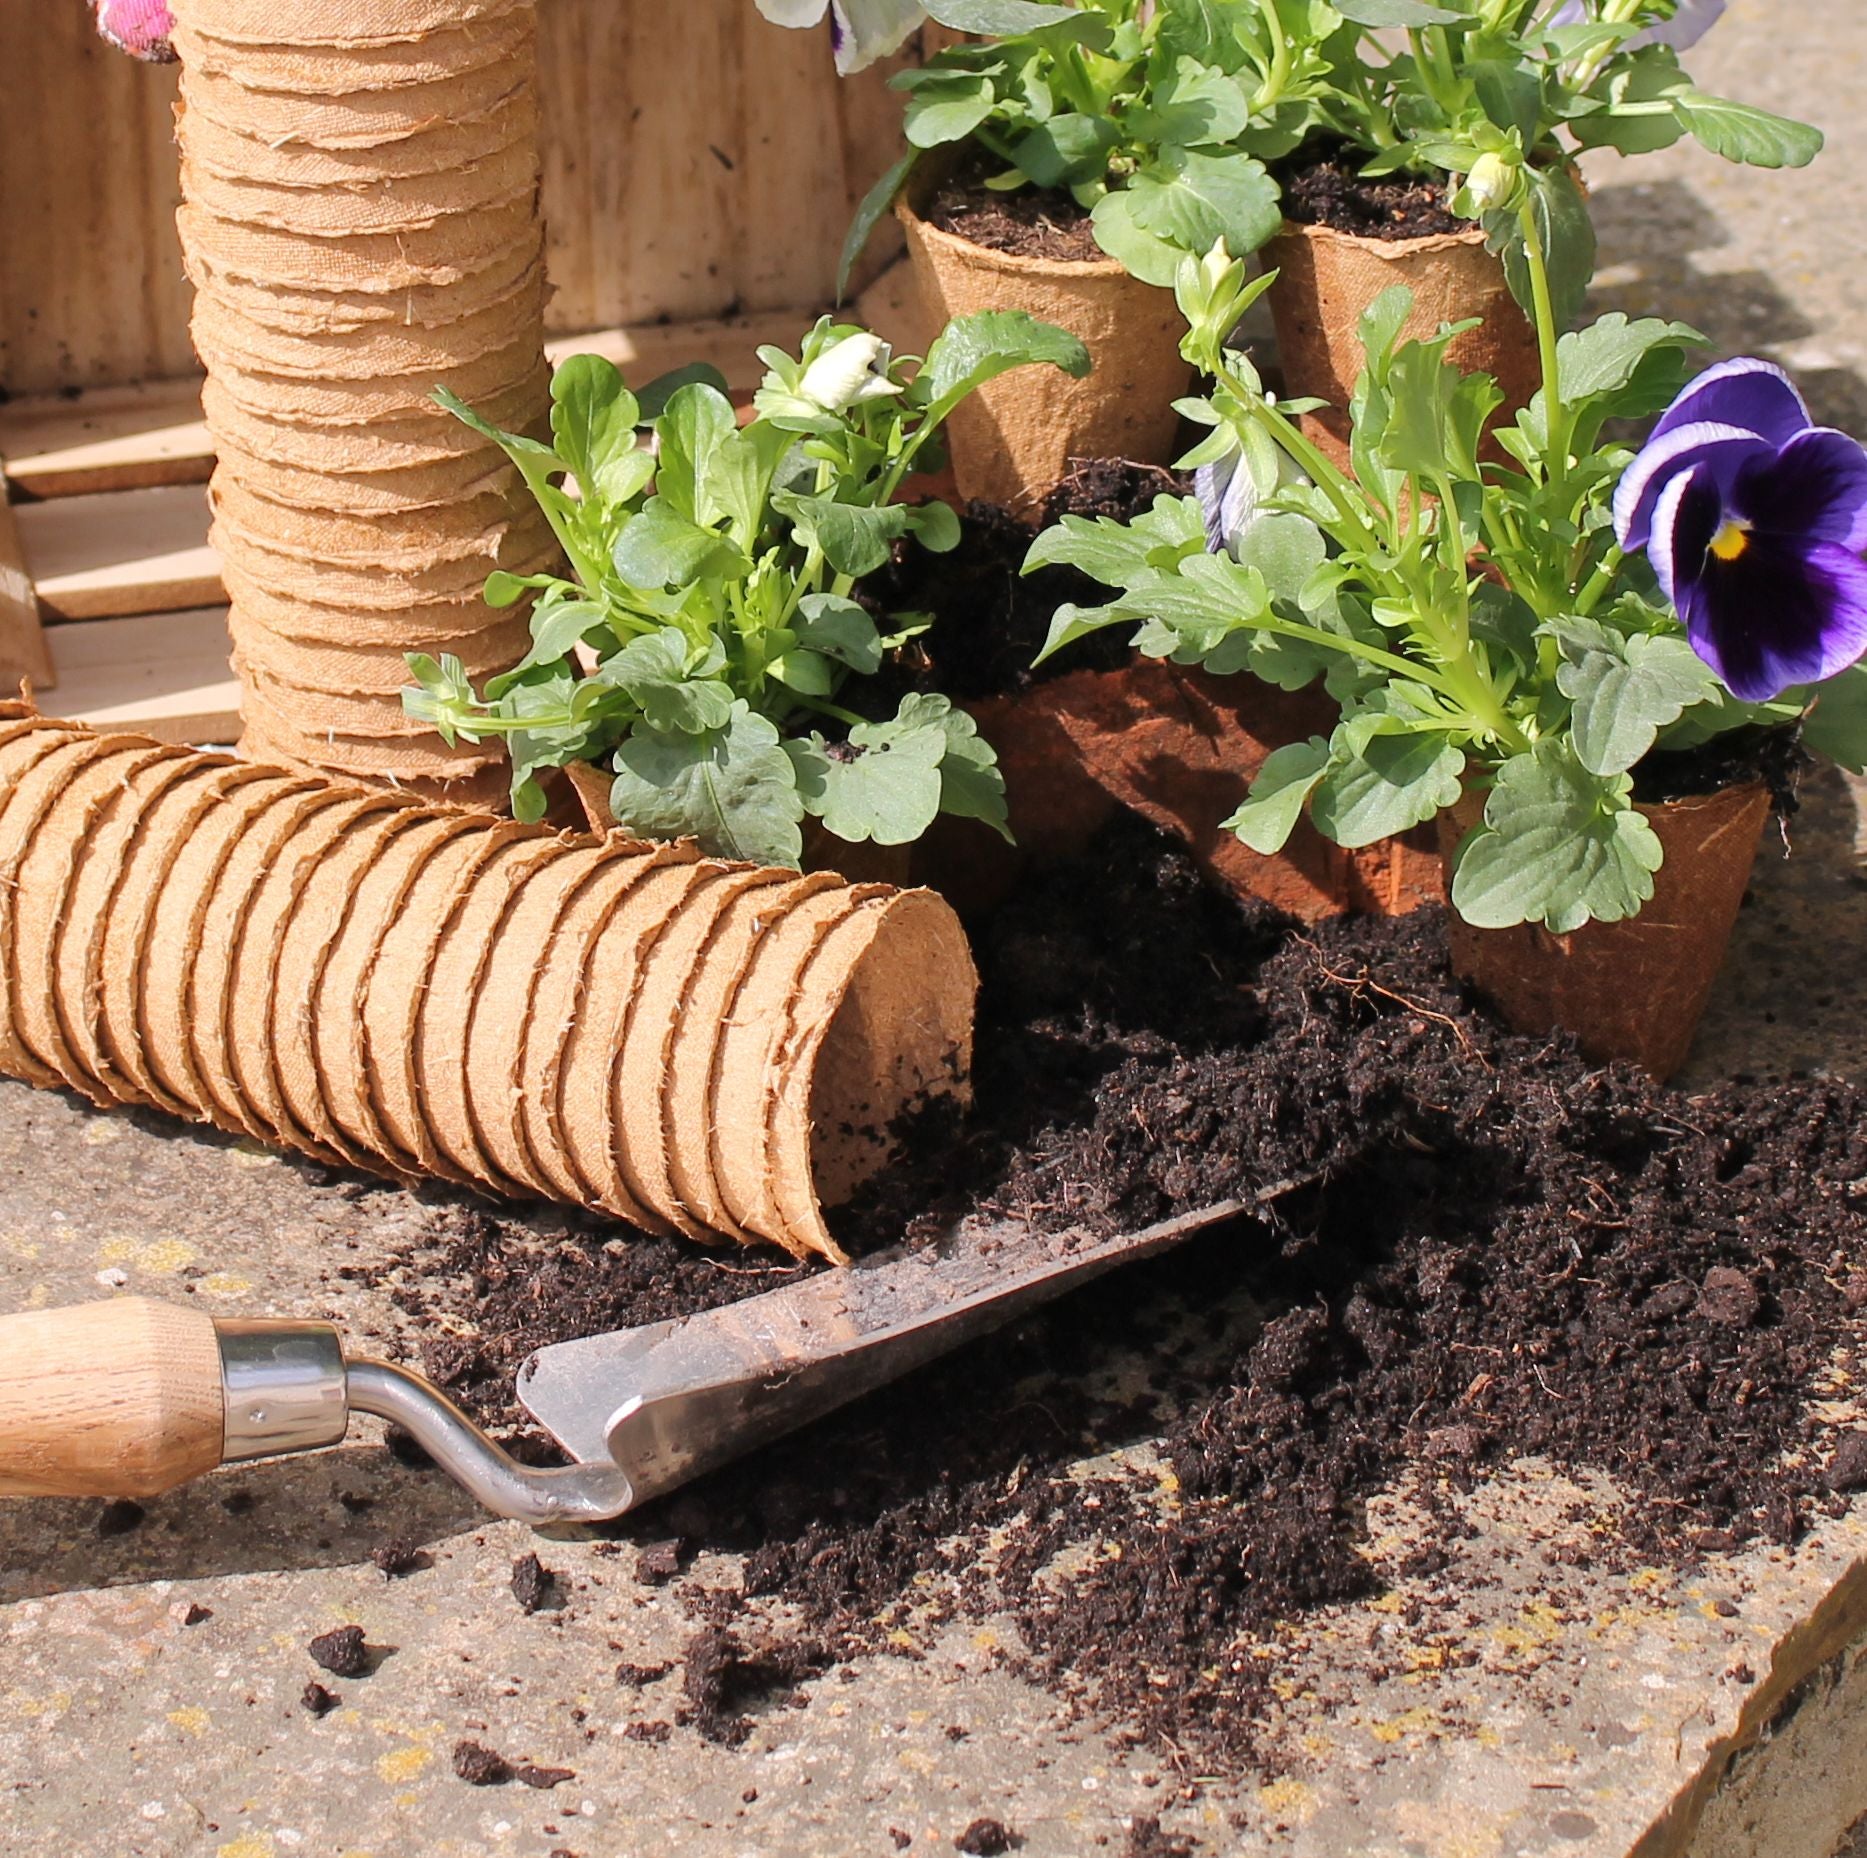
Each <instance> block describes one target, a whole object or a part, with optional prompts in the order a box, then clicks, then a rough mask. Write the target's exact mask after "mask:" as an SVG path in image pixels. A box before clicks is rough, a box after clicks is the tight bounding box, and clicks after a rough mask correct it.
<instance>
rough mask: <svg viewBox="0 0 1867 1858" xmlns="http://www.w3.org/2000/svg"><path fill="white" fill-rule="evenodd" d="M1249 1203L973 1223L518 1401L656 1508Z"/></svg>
mask: <svg viewBox="0 0 1867 1858" xmlns="http://www.w3.org/2000/svg"><path fill="white" fill-rule="evenodd" d="M1247 1204H1248V1203H1247V1202H1244V1201H1240V1200H1225V1201H1221V1202H1219V1203H1217V1204H1215V1205H1212V1206H1206V1207H1201V1208H1200V1209H1198V1210H1197V1211H1196V1212H1192V1213H1182V1214H1180V1215H1178V1216H1177V1217H1176V1218H1173V1219H1168V1220H1163V1221H1161V1222H1160V1223H1159V1224H1158V1225H1154V1226H1149V1227H1147V1228H1145V1229H1144V1230H1142V1231H1139V1232H1127V1233H1117V1234H1114V1235H1112V1236H1108V1237H1102V1238H1097V1237H1092V1236H1090V1235H1089V1234H1086V1233H1083V1232H1061V1233H1039V1232H1034V1231H1032V1230H1031V1228H1030V1227H1029V1226H1026V1225H1024V1224H1022V1223H1021V1222H1019V1221H1016V1220H988V1219H977V1218H969V1219H967V1220H964V1221H962V1222H961V1223H960V1224H959V1225H958V1226H956V1227H954V1228H953V1230H952V1231H950V1232H948V1233H947V1234H945V1235H944V1236H943V1237H942V1238H940V1239H939V1240H937V1241H935V1242H933V1243H931V1244H927V1245H923V1246H917V1247H916V1248H914V1249H913V1250H907V1249H905V1248H897V1249H894V1250H890V1251H887V1252H878V1253H876V1254H874V1255H873V1256H871V1257H868V1258H863V1259H859V1260H857V1262H856V1263H854V1264H852V1265H849V1266H847V1267H845V1268H844V1269H842V1270H832V1271H823V1272H819V1273H818V1274H816V1275H814V1276H812V1277H807V1278H804V1279H802V1280H800V1281H799V1282H797V1283H795V1284H787V1285H785V1286H784V1287H783V1288H782V1289H779V1290H770V1291H766V1292H765V1293H764V1294H762V1295H760V1296H756V1297H747V1298H745V1299H743V1300H742V1301H740V1302H738V1303H731V1304H727V1305H725V1306H724V1307H722V1308H720V1309H716V1310H707V1311H704V1312H702V1313H700V1314H698V1315H695V1316H686V1317H681V1318H679V1319H677V1320H675V1321H671V1322H659V1323H647V1324H644V1325H642V1326H641V1327H640V1328H636V1329H620V1330H616V1331H615V1332H613V1333H611V1334H609V1335H594V1336H587V1337H584V1338H583V1339H581V1340H579V1341H574V1342H559V1343H555V1344H553V1345H552V1346H551V1347H549V1348H541V1349H539V1350H538V1352H537V1353H536V1354H534V1355H532V1356H531V1357H530V1358H529V1359H528V1360H527V1361H526V1362H525V1365H524V1366H523V1367H522V1368H520V1370H519V1376H518V1395H519V1398H520V1400H521V1401H523V1402H524V1404H525V1407H526V1409H527V1411H529V1412H530V1413H531V1415H532V1417H533V1418H534V1419H536V1420H537V1421H538V1422H539V1424H540V1425H542V1426H544V1427H545V1428H546V1430H547V1431H549V1432H550V1433H551V1434H552V1435H553V1436H554V1437H555V1438H556V1439H557V1440H558V1442H559V1443H560V1444H561V1445H563V1446H564V1448H565V1449H566V1450H567V1451H569V1452H570V1453H571V1454H572V1456H573V1457H575V1458H578V1459H580V1460H582V1461H584V1462H586V1463H589V1462H595V1461H600V1460H603V1459H610V1458H613V1459H614V1460H615V1462H616V1463H618V1464H620V1465H621V1466H622V1467H623V1469H624V1470H625V1471H626V1472H627V1473H628V1476H629V1481H630V1483H631V1484H632V1485H633V1487H634V1489H635V1493H636V1495H635V1501H636V1502H637V1503H645V1502H647V1501H648V1500H649V1499H650V1498H651V1497H655V1496H659V1495H660V1494H661V1493H662V1492H664V1491H667V1490H671V1489H673V1488H674V1487H675V1486H676V1485H678V1484H683V1483H685V1482H687V1480H688V1479H690V1478H692V1477H695V1476H698V1475H699V1473H701V1472H702V1471H705V1470H709V1469H711V1468H712V1467H713V1466H715V1465H718V1464H724V1463H725V1462H726V1461H727V1460H729V1459H731V1458H736V1457H738V1456H739V1454H740V1453H742V1452H745V1451H749V1450H751V1449H752V1448H753V1447H754V1446H756V1445H761V1444H764V1443H766V1442H767V1441H768V1440H771V1439H774V1438H777V1437H779V1436H780V1435H781V1434H783V1433H786V1432H790V1431H792V1430H794V1429H795V1428H796V1427H798V1426H801V1425H803V1424H805V1423H806V1422H807V1421H809V1420H812V1419H815V1418H817V1417H818V1416H819V1415H820V1414H824V1413H827V1412H830V1411H831V1410H832V1409H833V1408H836V1407H839V1406H841V1405H843V1404H844V1403H845V1402H846V1401H849V1400H853V1399H856V1398H857V1397H858V1396H859V1395H862V1394H865V1393H868V1392H870V1391H871V1390H873V1389H874V1388H877V1387H881V1386H883V1385H885V1384H886V1383H887V1382H889V1381H892V1380H895V1379H897V1378H898V1377H899V1376H901V1375H903V1374H906V1373H909V1372H910V1371H911V1370H913V1369H914V1368H917V1367H920V1366H921V1365H922V1364H923V1363H925V1362H929V1361H932V1360H934V1359H935V1358H936V1357H938V1356H940V1355H943V1354H945V1353H946V1352H947V1351H948V1350H949V1349H953V1348H957V1347H958V1346H959V1345H960V1344H961V1343H962V1342H967V1341H970V1340H971V1339H972V1338H973V1337H975V1336H979V1335H983V1334H985V1333H987V1332H988V1331H989V1330H992V1329H995V1328H997V1327H998V1326H999V1325H1000V1324H1002V1323H1005V1322H1009V1321H1010V1320H1011V1318H1012V1317H1014V1316H1017V1315H1019V1314H1020V1313H1021V1312H1023V1311H1025V1310H1027V1309H1030V1308H1032V1307H1034V1306H1035V1305H1037V1304H1040V1303H1045V1302H1048V1301H1049V1300H1050V1299H1051V1298H1053V1297H1057V1296H1061V1295H1062V1294H1063V1293H1064V1292H1065V1291H1067V1290H1070V1289H1072V1288H1074V1287H1075V1286H1076V1285H1078V1284H1081V1283H1083V1282H1085V1281H1087V1280H1088V1279H1089V1278H1092V1277H1095V1276H1098V1275H1099V1274H1100V1273H1102V1272H1104V1271H1107V1270H1109V1269H1111V1268H1113V1267H1114V1266H1116V1265H1120V1264H1126V1263H1128V1262H1130V1261H1131V1260H1134V1259H1138V1258H1143V1257H1145V1256H1147V1255H1148V1254H1149V1253H1151V1252H1158V1251H1164V1250H1165V1249H1166V1248H1167V1247H1168V1246H1170V1245H1173V1244H1175V1243H1177V1242H1178V1241H1179V1240H1181V1239H1183V1238H1185V1237H1186V1236H1187V1234H1188V1233H1191V1232H1195V1231H1197V1230H1199V1229H1200V1228H1201V1227H1204V1226H1211V1225H1215V1224H1217V1223H1218V1222H1219V1221H1221V1220H1224V1219H1229V1218H1231V1217H1232V1216H1233V1215H1234V1214H1237V1213H1241V1212H1243V1211H1245V1210H1246V1206H1247Z"/></svg>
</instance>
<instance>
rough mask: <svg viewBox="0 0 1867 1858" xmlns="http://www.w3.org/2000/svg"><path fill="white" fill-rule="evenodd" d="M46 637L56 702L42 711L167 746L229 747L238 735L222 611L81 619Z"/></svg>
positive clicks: (224, 611) (236, 701)
mask: <svg viewBox="0 0 1867 1858" xmlns="http://www.w3.org/2000/svg"><path fill="white" fill-rule="evenodd" d="M50 636H51V641H52V657H53V660H54V662H55V664H56V666H57V671H58V701H57V702H56V703H55V704H51V705H48V706H47V707H48V708H51V709H55V710H56V711H57V712H58V714H59V715H60V716H62V717H67V718H69V719H70V720H71V721H73V722H83V723H89V724H91V725H92V726H93V727H94V728H98V729H135V730H139V731H141V732H142V733H143V734H145V735H153V736H155V737H157V738H158V739H159V740H161V741H164V742H231V741H232V740H233V739H234V737H235V736H236V735H238V734H239V730H240V686H239V683H238V681H237V680H236V679H235V677H234V675H233V673H232V672H231V671H230V670H229V669H228V668H227V609H226V608H225V607H224V606H215V607H202V608H198V609H196V610H193V611H190V612H186V613H156V614H150V615H145V616H143V617H141V618H136V619H95V620H86V621H84V622H83V623H82V624H80V625H75V626H57V627H54V628H53V630H52V633H51V635H50Z"/></svg>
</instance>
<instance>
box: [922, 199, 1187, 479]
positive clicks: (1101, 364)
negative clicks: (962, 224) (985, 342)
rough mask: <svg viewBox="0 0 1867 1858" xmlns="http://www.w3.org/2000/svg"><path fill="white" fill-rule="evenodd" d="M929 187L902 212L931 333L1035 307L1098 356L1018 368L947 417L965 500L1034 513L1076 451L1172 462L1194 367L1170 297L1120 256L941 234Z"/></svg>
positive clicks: (1039, 314) (1034, 312) (926, 330)
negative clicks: (1032, 249) (1082, 367)
mask: <svg viewBox="0 0 1867 1858" xmlns="http://www.w3.org/2000/svg"><path fill="white" fill-rule="evenodd" d="M931 188H932V183H931V181H930V182H929V183H928V184H925V185H923V186H922V187H921V188H919V189H917V190H915V193H914V194H913V196H912V197H909V196H906V195H904V196H903V197H902V199H900V200H899V201H897V202H896V205H895V213H896V216H897V217H898V218H899V219H900V221H901V224H902V227H903V229H904V230H905V232H906V234H907V244H908V262H909V264H910V266H911V267H912V270H913V276H914V284H915V289H916V291H917V293H918V294H919V297H920V307H921V314H922V324H923V330H924V334H925V336H927V337H931V336H932V335H933V334H934V333H935V332H936V331H938V330H939V329H940V328H941V327H942V326H943V325H944V324H945V323H946V322H947V320H948V319H949V318H950V317H954V316H967V315H971V314H972V313H973V312H975V311H978V310H1028V311H1030V313H1031V314H1032V315H1033V316H1036V317H1040V318H1042V319H1043V320H1044V321H1045V322H1051V323H1056V324H1058V325H1059V326H1060V327H1062V328H1064V329H1067V330H1069V331H1070V332H1071V334H1073V335H1075V336H1077V337H1078V338H1079V339H1080V340H1081V341H1082V342H1083V344H1084V345H1085V346H1086V347H1087V348H1088V350H1089V354H1090V359H1091V360H1092V362H1093V363H1094V366H1093V367H1092V368H1091V370H1090V372H1089V373H1088V374H1087V375H1086V376H1085V377H1084V378H1083V379H1082V380H1080V381H1076V380H1072V379H1071V378H1070V377H1069V376H1068V375H1067V374H1065V373H1063V372H1062V370H1061V369H1058V368H1049V367H1028V368H1013V369H1012V370H1011V372H1010V373H1008V374H1001V375H1000V376H999V377H998V379H997V380H995V381H988V382H987V383H986V385H985V386H983V387H981V388H980V389H979V390H978V391H977V392H976V393H973V394H971V395H969V396H968V397H967V398H966V399H965V400H964V401H963V402H962V403H961V404H960V406H959V407H958V408H957V409H956V411H955V412H954V414H953V416H952V418H951V419H950V420H949V421H948V422H947V430H948V432H949V434H950V435H951V449H952V454H953V475H954V478H955V480H956V481H957V483H958V486H959V493H960V495H961V496H962V497H966V498H978V499H980V500H982V501H985V502H989V503H996V504H999V505H1001V506H1002V507H1003V508H1005V509H1008V510H1012V511H1015V512H1017V513H1018V514H1020V515H1022V514H1026V513H1028V512H1030V511H1032V510H1034V509H1035V508H1036V507H1037V506H1038V504H1040V503H1041V502H1042V501H1043V498H1044V497H1045V495H1046V494H1047V493H1048V492H1049V491H1050V490H1051V489H1052V488H1053V487H1054V486H1055V485H1056V484H1057V482H1058V481H1059V480H1060V479H1061V478H1062V477H1063V476H1064V475H1065V474H1066V473H1067V472H1068V470H1069V467H1070V460H1071V459H1073V458H1129V459H1133V460H1135V461H1136V462H1137V463H1141V464H1167V463H1170V462H1171V461H1172V458H1173V455H1174V449H1175V437H1176V434H1177V432H1178V429H1179V419H1180V416H1179V415H1178V414H1177V413H1176V412H1175V411H1174V410H1173V402H1174V401H1175V400H1176V399H1178V398H1179V397H1180V396H1181V395H1183V394H1184V393H1185V392H1186V391H1187V386H1188V382H1189V381H1190V380H1191V378H1192V370H1191V369H1190V368H1189V367H1188V366H1187V364H1186V363H1185V361H1183V360H1182V359H1181V357H1180V337H1181V336H1182V335H1183V334H1184V333H1185V329H1186V324H1185V322H1184V321H1183V320H1182V319H1181V316H1180V312H1179V309H1178V308H1177V307H1176V305H1175V303H1174V300H1173V292H1172V291H1170V290H1162V289H1158V288H1157V287H1155V286H1154V285H1152V284H1143V283H1141V282H1140V281H1139V280H1138V279H1136V278H1133V277H1131V276H1129V274H1128V273H1127V271H1125V270H1124V269H1123V268H1122V267H1121V265H1119V264H1118V263H1117V262H1116V261H1115V260H1114V259H1113V258H1096V259H1088V260H1080V259H1058V258H1027V257H1021V256H1019V255H1018V254H1016V253H1014V252H1000V251H994V250H992V249H991V248H990V247H988V246H984V245H975V244H973V243H972V241H971V240H969V239H962V238H959V237H957V236H956V235H955V234H953V233H951V232H945V231H942V230H941V228H940V227H938V226H936V225H934V224H933V223H932V222H931V221H929V220H926V219H923V218H922V217H921V211H920V209H921V207H922V206H924V205H925V203H926V201H927V200H928V199H929V197H930V195H931Z"/></svg>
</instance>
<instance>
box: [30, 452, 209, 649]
mask: <svg viewBox="0 0 1867 1858" xmlns="http://www.w3.org/2000/svg"><path fill="white" fill-rule="evenodd" d="M14 513H15V515H16V516H17V517H18V518H19V530H20V539H21V541H22V542H23V543H24V545H25V556H26V565H27V567H28V569H29V570H30V571H31V573H32V578H33V585H34V587H35V589H36V590H37V592H38V595H39V605H40V609H41V611H42V612H43V613H44V614H45V615H46V616H47V617H48V618H51V619H105V618H109V617H111V616H113V615H115V614H119V613H172V612H179V611H181V610H182V609H184V608H187V607H198V606H210V605H213V604H215V603H217V602H220V601H223V600H225V599H226V597H227V596H226V593H225V591H224V590H223V589H222V587H221V580H220V560H219V558H218V557H217V556H216V555H215V553H214V551H213V550H212V549H211V548H209V547H208V544H207V525H208V508H207V493H206V492H205V491H203V490H202V489H200V488H199V487H198V486H196V485H192V484H176V485H164V486H160V487H158V488H156V489H154V490H116V491H105V492H103V493H101V494H99V495H97V496H93V497H59V498H55V499H53V500H51V501H49V502H45V503H26V504H22V505H20V506H19V508H18V509H17V510H16V511H15V512H14Z"/></svg>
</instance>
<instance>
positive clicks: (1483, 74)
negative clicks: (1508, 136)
mask: <svg viewBox="0 0 1867 1858" xmlns="http://www.w3.org/2000/svg"><path fill="white" fill-rule="evenodd" d="M1462 75H1463V76H1464V77H1466V78H1467V79H1469V80H1470V82H1471V85H1472V88H1473V89H1474V90H1476V91H1477V93H1478V102H1479V105H1480V107H1481V108H1482V109H1483V110H1484V113H1485V115H1486V116H1487V117H1489V118H1490V120H1491V122H1492V123H1493V124H1495V125H1496V127H1498V128H1499V129H1505V130H1511V129H1514V130H1515V131H1516V132H1517V134H1518V136H1519V137H1520V138H1521V140H1522V142H1523V145H1524V147H1526V148H1530V147H1533V146H1534V145H1535V143H1536V138H1537V132H1538V130H1539V129H1540V128H1541V126H1542V119H1543V82H1542V78H1541V77H1540V76H1539V74H1538V73H1537V71H1536V70H1535V69H1534V67H1531V66H1528V65H1525V64H1521V63H1518V62H1516V61H1515V60H1511V59H1505V58H1470V59H1467V60H1465V62H1464V64H1463V66H1462Z"/></svg>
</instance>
